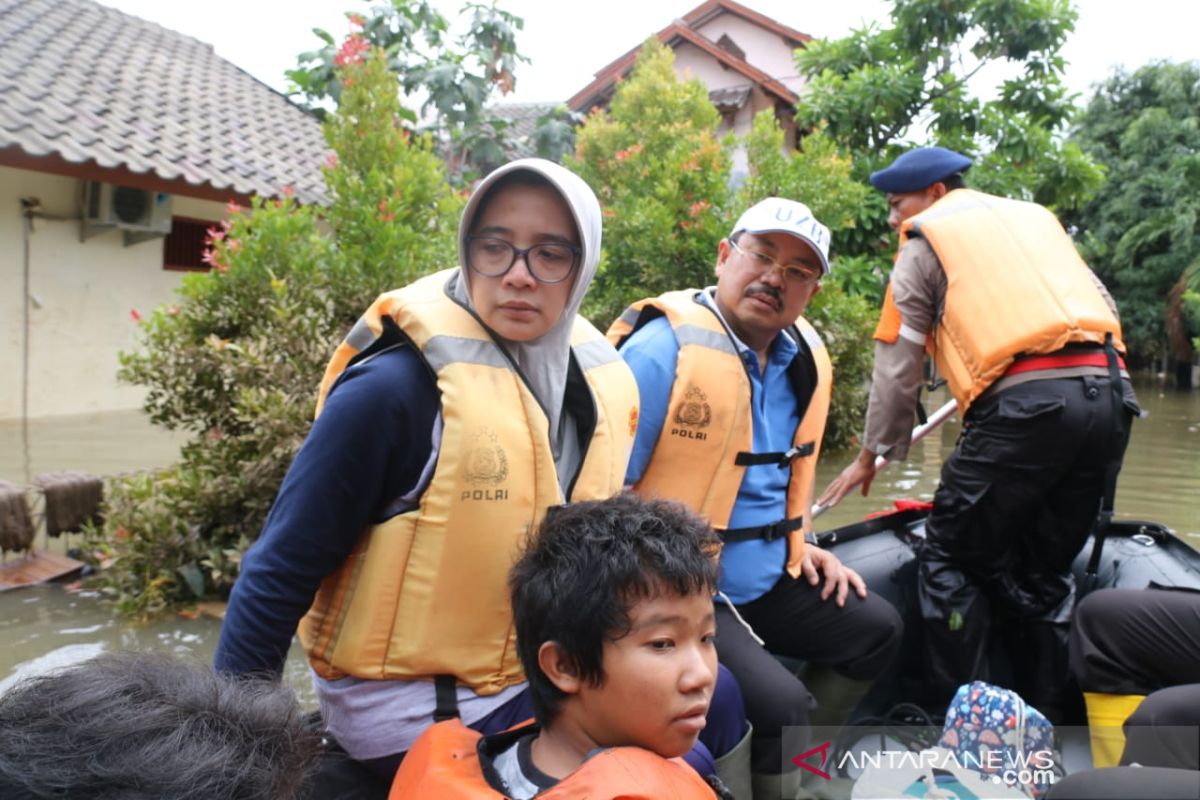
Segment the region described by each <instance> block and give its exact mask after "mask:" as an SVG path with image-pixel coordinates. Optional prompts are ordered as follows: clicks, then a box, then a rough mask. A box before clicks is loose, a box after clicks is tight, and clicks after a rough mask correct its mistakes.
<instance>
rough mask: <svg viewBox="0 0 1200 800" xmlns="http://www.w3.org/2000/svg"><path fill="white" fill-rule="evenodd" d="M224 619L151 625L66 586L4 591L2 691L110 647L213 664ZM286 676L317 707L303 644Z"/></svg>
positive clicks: (172, 619) (173, 619)
mask: <svg viewBox="0 0 1200 800" xmlns="http://www.w3.org/2000/svg"><path fill="white" fill-rule="evenodd" d="M220 630H221V623H220V622H219V621H218V620H216V619H213V618H211V617H206V616H199V617H197V618H195V619H188V618H186V617H181V616H177V615H169V616H165V617H161V618H159V619H156V620H152V621H150V622H148V623H145V624H130V623H128V622H125V621H124V620H120V619H117V618H116V617H114V616H113V613H112V610H111V609H109V608H108V607H107V606H104V605H103V604H101V603H100V602H99V597H97V596H96V595H94V594H91V593H87V592H83V593H80V594H69V593H68V592H66V591H64V590H63V587H62V586H61V585H57V584H54V585H43V586H31V587H28V588H25V589H16V590H13V591H10V592H5V593H3V594H0V641H2V642H4V649H3V652H2V653H0V692H3V691H4V690H5V689H7V688H8V686H10V685H11V684H12V683H13V682H15V681H17V680H19V679H21V678H22V677H24V676H26V675H36V674H38V673H41V672H44V671H46V670H48V669H54V668H55V667H61V666H65V665H67V664H73V663H76V662H79V661H83V660H85V659H88V658H91V657H92V656H95V655H99V654H100V653H102V652H104V651H106V650H152V651H156V652H162V653H169V654H171V655H172V656H175V657H176V658H180V659H183V660H185V661H191V662H193V663H196V664H205V665H207V664H209V663H211V662H212V654H213V651H214V650H215V649H216V646H217V635H218V633H219V632H220ZM284 677H285V680H286V681H287V682H288V683H289V684H290V685H291V686H292V687H293V688H295V690H296V692H297V694H298V695H299V696H300V699H301V702H302V703H304V705H305V706H306V707H312V708H315V707H316V698H315V697H314V696H313V693H312V684H311V682H310V680H309V677H308V667H307V662H306V661H305V659H304V653H303V652H302V651H301V650H300V647H299V645H296V644H293V645H292V650H291V652H290V653H289V655H288V663H287V668H286V674H285V676H284Z"/></svg>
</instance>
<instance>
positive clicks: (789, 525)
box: [717, 517, 804, 544]
mask: <svg viewBox="0 0 1200 800" xmlns="http://www.w3.org/2000/svg"><path fill="white" fill-rule="evenodd" d="M803 525H804V517H796V518H795V519H781V520H779V522H775V523H772V524H770V525H756V526H754V527H752V528H729V529H728V530H723V531H717V536H719V537H721V541H722V542H724V543H725V544H732V543H734V542H749V541H752V540H754V539H762V540H763V541H764V542H773V541H775V540H776V539H781V538H783V537H784V536H787V535H788V534H789V533H791V532H792V531H794V530H796V529H797V528H800V527H802V526H803Z"/></svg>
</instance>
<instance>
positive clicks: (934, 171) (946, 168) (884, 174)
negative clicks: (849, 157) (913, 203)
mask: <svg viewBox="0 0 1200 800" xmlns="http://www.w3.org/2000/svg"><path fill="white" fill-rule="evenodd" d="M969 166H971V159H969V158H967V157H966V156H964V155H963V154H962V153H956V152H954V151H953V150H947V149H946V148H944V147H918V148H917V149H916V150H909V151H908V152H907V153H905V154H904V155H902V156H900V157H899V158H897V159H896V160H895V161H893V162H892V163H891V165H890V166H888V167H887V168H886V169H881V170H879V171H878V172H872V173H871V177H870V181H871V185H872V186H874V187H875V188H876V189H878V190H879V191H881V192H893V193H895V194H904V193H906V192H919V191H921V190H922V189H924V188H925V187H926V186H932V185H933V184H935V183H937V182H938V181H944V180H946V178H949V177H950V176H951V175H957V174H958V173H960V172H962V171H963V170H965V169H966V168H967V167H969Z"/></svg>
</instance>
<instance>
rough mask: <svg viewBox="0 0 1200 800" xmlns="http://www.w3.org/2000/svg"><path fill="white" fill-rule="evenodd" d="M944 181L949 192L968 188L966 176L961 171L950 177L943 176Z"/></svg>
mask: <svg viewBox="0 0 1200 800" xmlns="http://www.w3.org/2000/svg"><path fill="white" fill-rule="evenodd" d="M942 183H943V184H944V185H945V187H946V191H947V192H952V191H954V190H955V189H965V188H967V181H966V178H964V177H963V174H962V173H961V172H956V173H954V174H953V175H951V176H950V177H949V178H942Z"/></svg>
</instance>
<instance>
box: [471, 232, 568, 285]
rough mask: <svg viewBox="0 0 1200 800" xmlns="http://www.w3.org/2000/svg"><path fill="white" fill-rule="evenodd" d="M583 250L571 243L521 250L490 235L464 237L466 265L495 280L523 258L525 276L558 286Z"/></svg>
mask: <svg viewBox="0 0 1200 800" xmlns="http://www.w3.org/2000/svg"><path fill="white" fill-rule="evenodd" d="M582 252H583V251H582V250H581V249H580V248H578V247H576V246H575V245H573V244H560V243H558V242H547V243H544V244H535V245H534V246H533V247H526V248H525V249H524V250H522V249H521V248H519V247H516V246H514V245H513V244H511V243H510V242H506V241H504V240H503V239H496V238H493V237H491V236H468V237H467V266H469V267H470V268H471V269H473V270H475V271H476V272H478V273H479V274H480V275H485V276H487V277H489V278H498V277H500V276H501V275H503V274H505V273H506V272H508V271H509V270H510V269H512V267H513V264H516V263H517V259H518V258H522V257H524V259H525V265H526V266H527V267H528V268H529V274H530V275H532V276H533V277H534V279H535V280H536V281H537V282H538V283H562V282H563V281H565V280H566V279H567V278H569V277H571V273H572V272H573V271H574V270H575V267H576V266H578V265H579V256H580V253H582Z"/></svg>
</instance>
